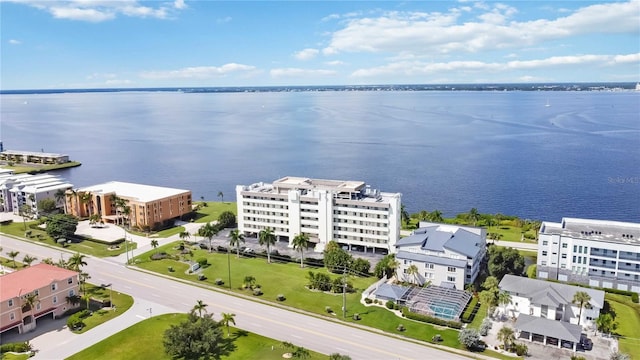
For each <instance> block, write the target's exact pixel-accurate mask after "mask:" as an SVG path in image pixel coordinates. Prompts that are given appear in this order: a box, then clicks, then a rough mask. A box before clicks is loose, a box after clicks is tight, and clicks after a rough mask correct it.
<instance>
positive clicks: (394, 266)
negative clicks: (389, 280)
mask: <svg viewBox="0 0 640 360" xmlns="http://www.w3.org/2000/svg"><path fill="white" fill-rule="evenodd" d="M399 267H400V262H399V261H398V260H397V259H396V258H395V257H394V258H392V259H389V262H388V263H387V268H388V269H389V272H390V273H391V274H393V275H394V276H395V277H396V279H397V278H398V274H397V273H396V272H397V271H398V268H399Z"/></svg>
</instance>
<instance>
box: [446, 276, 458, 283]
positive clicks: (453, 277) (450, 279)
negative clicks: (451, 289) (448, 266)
mask: <svg viewBox="0 0 640 360" xmlns="http://www.w3.org/2000/svg"><path fill="white" fill-rule="evenodd" d="M447 281H451V282H456V277H455V276H447Z"/></svg>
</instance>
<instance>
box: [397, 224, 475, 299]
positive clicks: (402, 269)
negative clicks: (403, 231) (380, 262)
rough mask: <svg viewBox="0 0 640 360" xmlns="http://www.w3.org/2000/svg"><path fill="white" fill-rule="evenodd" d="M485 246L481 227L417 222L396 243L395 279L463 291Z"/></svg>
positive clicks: (473, 277)
mask: <svg viewBox="0 0 640 360" xmlns="http://www.w3.org/2000/svg"><path fill="white" fill-rule="evenodd" d="M486 243H487V233H486V229H483V228H477V227H470V226H458V225H448V224H436V223H429V222H420V228H419V229H417V230H415V231H414V232H413V233H412V234H411V235H410V236H407V237H405V238H402V239H400V240H399V241H398V242H397V243H396V259H397V260H398V262H399V265H400V266H399V267H398V269H397V273H398V277H399V280H401V281H408V282H413V283H417V284H420V285H422V284H424V283H425V282H431V283H432V284H434V285H438V286H450V285H454V286H455V288H456V289H464V288H465V286H466V285H467V284H471V283H473V282H474V281H475V279H476V277H477V276H478V274H479V273H480V265H481V263H482V260H483V259H484V256H485V254H486V249H487V247H486ZM412 265H415V267H412Z"/></svg>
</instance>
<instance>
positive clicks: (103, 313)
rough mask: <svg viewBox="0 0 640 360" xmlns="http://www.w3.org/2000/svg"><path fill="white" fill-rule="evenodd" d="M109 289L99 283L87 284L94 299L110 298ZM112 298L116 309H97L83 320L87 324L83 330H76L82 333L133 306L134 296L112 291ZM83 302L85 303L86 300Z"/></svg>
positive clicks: (88, 291) (88, 290)
mask: <svg viewBox="0 0 640 360" xmlns="http://www.w3.org/2000/svg"><path fill="white" fill-rule="evenodd" d="M109 291H110V290H109V288H102V287H100V286H97V285H93V284H87V293H89V295H90V297H91V298H93V299H99V300H109ZM111 299H112V301H113V305H115V307H116V310H115V311H114V310H112V309H110V308H102V309H96V310H95V311H94V312H93V313H92V314H91V316H89V317H87V318H84V320H83V322H84V325H85V326H84V327H83V328H82V330H80V331H74V332H75V333H77V334H81V333H83V332H86V331H88V330H91V329H93V328H94V327H96V326H98V325H100V324H102V323H105V322H107V321H109V320H111V319H113V318H116V317H118V316H120V315H122V314H124V312H125V311H127V310H129V308H130V307H131V306H133V298H132V297H131V296H129V295H127V294H123V293H121V292H118V291H111ZM83 304H85V302H84V301H83Z"/></svg>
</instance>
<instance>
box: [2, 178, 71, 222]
mask: <svg viewBox="0 0 640 360" xmlns="http://www.w3.org/2000/svg"><path fill="white" fill-rule="evenodd" d="M71 188H73V184H71V183H69V182H67V181H66V180H64V179H63V178H61V177H59V176H56V175H51V174H38V175H29V174H18V175H14V174H1V175H0V199H2V201H1V209H2V211H3V212H13V213H14V214H16V215H18V214H19V213H20V207H21V206H23V205H25V204H26V205H28V206H29V208H30V209H31V213H32V215H33V217H38V202H39V201H42V200H44V199H52V200H54V201H55V203H56V206H57V207H58V208H59V209H63V208H64V203H65V198H64V195H63V194H64V192H65V191H66V190H68V189H71ZM57 193H59V194H61V195H56V194H57Z"/></svg>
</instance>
